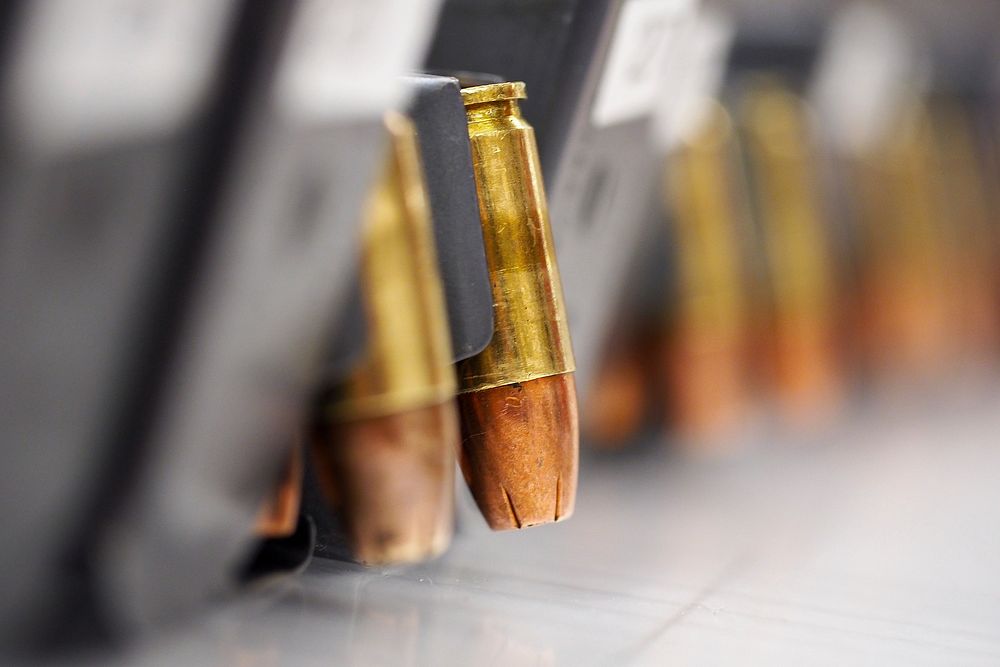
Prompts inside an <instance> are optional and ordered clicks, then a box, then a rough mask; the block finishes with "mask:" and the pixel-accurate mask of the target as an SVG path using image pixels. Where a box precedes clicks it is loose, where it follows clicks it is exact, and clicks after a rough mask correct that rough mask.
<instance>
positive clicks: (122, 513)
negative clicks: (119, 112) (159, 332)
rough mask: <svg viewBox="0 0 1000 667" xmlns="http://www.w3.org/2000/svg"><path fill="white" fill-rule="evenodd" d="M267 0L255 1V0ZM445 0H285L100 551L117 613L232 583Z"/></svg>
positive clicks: (155, 607) (299, 413) (299, 418)
mask: <svg viewBox="0 0 1000 667" xmlns="http://www.w3.org/2000/svg"><path fill="white" fill-rule="evenodd" d="M251 4H253V3H251ZM435 6H436V2H434V1H433V0H430V1H423V2H413V1H412V0H383V1H381V2H371V1H367V2H363V1H361V0H355V1H352V2H338V1H336V0H316V1H309V2H306V1H303V2H297V3H295V4H291V3H285V5H284V7H286V11H289V12H290V17H289V22H288V29H287V32H286V31H282V33H281V34H279V35H273V37H274V39H272V40H271V41H269V42H268V43H266V44H265V47H266V48H267V60H268V62H267V63H266V65H265V67H264V68H263V71H262V72H261V76H260V78H259V79H258V80H257V81H256V82H255V83H256V88H255V90H254V91H253V94H252V100H251V102H252V114H251V117H250V118H248V120H247V122H246V124H245V126H244V127H242V128H241V132H240V134H239V136H238V145H237V146H236V154H235V155H234V161H233V164H232V167H231V170H230V171H229V173H227V174H226V178H225V182H224V184H223V186H222V188H221V190H220V197H221V199H220V201H219V207H218V210H217V211H216V214H215V216H214V217H215V224H217V225H218V230H217V233H216V235H215V236H214V238H213V239H212V244H211V246H210V248H209V249H208V255H207V256H206V259H207V260H208V261H206V262H205V265H204V271H203V273H202V275H200V276H199V279H198V285H197V288H196V291H195V293H194V294H193V299H192V303H191V308H190V310H189V312H188V315H187V317H186V318H185V321H184V326H183V330H182V332H181V340H180V344H179V346H178V347H177V350H176V356H175V357H174V358H173V360H172V364H171V367H170V369H169V372H168V374H167V376H166V378H165V383H166V384H165V387H164V392H163V396H162V401H161V403H160V404H159V406H158V409H157V411H156V413H155V415H154V417H153V420H152V422H151V430H150V432H149V436H148V437H149V441H150V447H151V452H150V456H149V457H148V458H147V459H146V460H145V461H144V462H143V465H142V466H141V467H140V469H139V470H137V472H136V478H135V480H134V482H135V483H134V484H133V486H132V494H131V495H130V496H129V497H128V499H127V501H125V502H121V503H119V504H118V505H117V507H116V509H117V512H116V513H115V516H114V520H113V521H112V522H111V524H110V526H109V528H108V530H107V531H106V532H105V533H104V534H103V535H102V539H101V541H100V544H99V548H98V550H97V558H96V563H97V565H98V571H97V577H98V580H99V582H100V586H101V589H102V591H105V592H106V594H107V598H106V601H107V603H108V612H109V616H110V619H111V623H112V624H113V625H114V627H115V628H117V629H123V630H128V629H141V628H142V627H144V626H149V625H152V624H153V623H155V622H156V621H157V620H158V619H160V618H162V617H164V616H165V615H170V614H172V613H175V612H177V611H179V610H183V609H185V608H186V607H189V606H190V605H191V604H192V603H193V602H195V601H197V600H199V599H203V598H204V597H205V596H206V595H208V594H212V593H217V592H219V591H224V590H226V589H227V588H230V587H231V586H233V585H234V584H235V575H236V570H237V568H238V567H239V566H240V565H242V561H243V559H245V558H246V557H247V556H248V555H249V554H248V549H249V547H251V546H252V543H253V525H254V519H255V516H256V514H257V511H258V509H259V506H260V503H261V501H262V500H263V499H264V497H265V495H266V494H267V493H268V492H270V491H271V488H272V485H273V484H274V481H275V479H277V477H278V471H280V469H281V466H282V465H283V463H284V461H285V459H286V457H287V456H288V453H289V449H290V446H291V444H292V442H293V441H294V439H295V438H297V437H301V435H302V433H301V430H302V428H303V426H304V408H305V407H307V402H308V400H307V399H308V397H309V395H310V393H311V392H312V391H314V390H315V389H316V387H317V386H318V385H319V384H320V382H321V381H322V380H323V372H324V369H325V368H326V365H325V362H326V360H327V358H328V355H329V347H330V345H331V342H330V341H331V339H332V332H333V329H334V327H335V324H336V319H337V317H336V316H337V314H338V312H341V311H342V308H343V306H344V304H345V301H347V294H348V291H349V290H348V285H349V284H350V280H349V277H350V275H351V273H352V267H353V266H354V264H355V256H356V252H357V248H358V239H357V234H356V232H357V229H358V226H359V220H360V211H361V205H362V202H363V199H364V197H365V195H366V193H367V191H368V183H369V181H370V179H371V177H372V176H373V175H374V172H375V169H376V167H377V165H378V162H379V158H380V157H381V148H382V144H383V140H382V139H383V138H382V131H381V125H382V123H381V116H382V113H383V112H384V111H385V110H386V109H387V108H392V107H394V106H396V104H397V103H398V101H399V98H400V96H401V93H402V90H401V88H400V87H399V85H398V81H397V76H398V75H399V74H401V73H402V72H403V71H405V70H406V69H408V68H409V67H411V66H412V65H413V64H414V62H415V61H416V60H417V59H418V58H419V55H420V53H421V50H422V46H423V44H424V40H425V37H426V35H427V32H428V30H429V28H430V22H431V20H432V18H433V14H434V9H435Z"/></svg>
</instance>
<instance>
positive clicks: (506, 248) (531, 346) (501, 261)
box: [458, 83, 575, 392]
mask: <svg viewBox="0 0 1000 667" xmlns="http://www.w3.org/2000/svg"><path fill="white" fill-rule="evenodd" d="M523 97H525V91H524V84H523V83H498V84H492V85H486V86H475V87H472V88H466V89H464V90H463V91H462V98H463V101H464V102H465V108H466V113H467V115H468V118H469V139H470V141H471V143H472V160H473V168H474V170H475V175H476V191H477V193H478V194H479V214H480V218H481V221H482V227H483V241H484V243H485V246H486V260H487V262H488V264H489V269H490V279H491V283H492V288H493V318H494V333H493V339H492V340H491V341H490V344H489V345H487V347H486V349H485V350H483V351H482V352H480V353H479V354H477V355H476V356H474V357H472V358H471V359H468V360H466V361H462V362H461V363H459V365H458V377H459V384H460V389H459V390H460V391H461V392H469V391H477V390H480V389H489V388H490V387H499V386H502V385H506V384H511V383H513V382H526V381H528V380H534V379H537V378H542V377H547V376H550V375H559V374H561V373H570V372H572V371H573V370H574V369H575V363H574V361H573V349H572V346H571V344H570V335H569V327H568V326H567V323H566V310H565V306H564V301H563V293H562V285H561V284H560V282H559V269H558V266H557V265H556V256H555V245H554V243H553V241H552V229H551V227H550V225H549V214H548V205H547V203H546V199H545V189H544V186H543V184H542V171H541V167H540V165H539V163H538V148H537V146H536V144H535V131H534V130H533V129H532V128H531V126H530V125H529V124H528V123H527V122H526V121H525V120H524V118H523V117H522V116H521V111H520V109H519V107H518V103H517V100H518V99H521V98H523Z"/></svg>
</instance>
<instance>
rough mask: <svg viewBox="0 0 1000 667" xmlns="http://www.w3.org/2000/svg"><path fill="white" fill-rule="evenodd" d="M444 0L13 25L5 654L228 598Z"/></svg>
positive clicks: (53, 3)
mask: <svg viewBox="0 0 1000 667" xmlns="http://www.w3.org/2000/svg"><path fill="white" fill-rule="evenodd" d="M435 4H436V3H435V2H434V1H433V0H431V1H428V2H408V1H405V0H383V1H381V2H371V1H369V2H361V1H360V0H358V1H355V2H338V1H336V0H309V1H306V0H303V1H301V2H295V3H290V2H289V3H257V2H248V3H245V4H244V5H240V7H241V9H240V11H234V10H235V8H236V6H235V5H233V4H232V3H225V2H213V3H203V2H200V1H199V0H183V1H177V0H100V1H97V0H95V1H94V2H88V3H80V2H76V1H75V0H46V1H41V2H31V3H25V4H24V6H23V11H22V12H21V13H15V14H14V17H15V19H16V20H17V21H18V23H17V24H16V28H17V30H16V32H15V36H16V40H15V42H14V44H13V48H12V49H11V50H10V52H9V54H10V56H11V58H12V60H11V63H10V64H9V66H8V67H6V68H3V69H2V70H0V82H2V85H3V87H4V93H5V95H4V106H3V113H4V115H3V126H2V128H3V136H2V143H0V151H2V159H3V162H4V169H3V172H2V176H0V207H2V223H0V235H2V236H0V239H2V243H0V253H2V261H0V303H2V304H3V308H2V310H0V341H2V342H3V346H2V348H3V351H2V352H0V372H2V373H3V376H4V378H5V379H6V381H7V385H6V386H7V389H8V391H7V392H6V395H5V400H4V401H3V410H4V418H3V421H2V423H0V429H2V436H3V438H4V450H3V457H4V458H3V461H2V465H0V469H2V472H0V475H3V485H2V488H3V489H4V493H5V500H6V502H7V503H8V507H10V508H11V510H10V511H9V512H7V513H6V514H5V516H4V522H5V523H4V529H5V531H4V535H5V546H4V549H3V556H2V557H3V562H2V567H0V571H2V574H0V577H2V579H0V600H2V602H0V626H2V629H3V632H4V635H5V639H18V640H20V639H22V638H23V636H24V635H25V633H26V632H27V631H29V630H30V631H31V632H32V633H33V634H35V635H41V639H42V641H45V642H46V644H47V646H49V647H52V646H54V645H56V644H58V643H60V642H67V641H70V640H72V639H73V638H74V636H75V635H80V636H87V637H93V636H94V635H97V634H103V635H105V636H121V635H124V634H127V633H128V632H131V631H135V630H142V629H146V628H149V627H151V626H152V625H154V624H156V623H158V622H161V621H162V620H164V619H166V618H170V617H176V616H177V615H179V614H180V613H182V612H185V611H190V610H191V609H192V608H193V607H194V606H195V605H197V604H198V603H201V602H204V601H205V600H206V599H208V598H209V597H210V596H213V595H217V594H218V593H220V592H223V591H226V590H228V589H231V588H232V587H233V586H234V585H235V583H236V575H237V574H238V570H239V569H240V568H241V567H242V566H243V565H244V561H245V559H246V558H248V557H249V555H250V552H251V548H252V546H253V542H254V537H253V525H254V518H255V515H256V513H257V511H258V508H259V505H260V503H261V501H262V499H263V498H264V497H265V495H266V494H267V493H268V492H269V491H270V490H271V486H272V484H273V483H274V481H275V480H276V479H277V477H278V471H279V470H280V469H281V466H282V463H283V461H284V459H285V457H286V456H287V454H288V451H289V448H290V445H291V443H292V442H293V441H294V438H296V437H298V435H299V429H300V427H301V422H302V414H303V408H304V407H305V404H306V402H307V398H308V394H309V392H310V391H311V390H312V389H313V388H314V387H315V385H317V384H318V382H319V380H320V379H321V374H322V373H323V371H324V368H325V365H324V361H325V359H326V355H327V354H328V349H327V348H328V347H329V340H330V337H331V333H332V328H333V326H334V324H335V320H336V316H337V314H338V313H339V312H340V311H341V310H342V306H343V302H344V301H345V300H346V292H347V289H346V287H347V284H348V283H349V281H347V280H346V277H347V276H348V275H349V273H350V271H351V267H352V266H353V264H354V254H355V248H356V239H355V234H354V232H355V228H356V226H357V222H358V219H359V210H360V205H361V200H362V198H363V196H364V193H365V192H366V191H367V184H368V181H369V179H370V176H371V175H372V173H373V169H374V167H375V164H376V162H377V159H378V157H379V154H380V149H381V145H382V137H381V134H380V129H379V128H380V120H381V114H382V112H383V111H384V110H385V109H386V108H389V107H393V106H395V105H396V103H397V100H398V98H399V93H400V90H399V88H398V86H397V85H396V77H397V76H398V75H399V74H400V73H402V72H403V71H405V70H406V69H407V68H409V67H410V66H412V64H413V63H414V61H415V60H416V59H417V58H418V57H419V53H420V51H421V48H422V45H423V42H424V38H425V36H426V34H427V31H428V30H429V27H430V21H431V20H432V18H433V13H434V8H435ZM234 26H235V28H233V27H234ZM231 29H233V34H234V36H235V37H234V40H233V45H232V48H231V53H230V55H229V57H227V58H225V59H223V58H222V57H221V55H222V54H221V52H222V45H223V43H224V40H225V37H226V35H227V34H228V33H229V32H230V30H231ZM217 63H224V67H223V71H222V76H220V77H218V80H216V79H217V77H216V76H215V71H216V64H217ZM210 98H211V99H213V100H214V102H213V105H214V106H213V108H214V109H215V112H216V113H214V114H206V107H207V104H208V100H209V99H210ZM196 149H197V150H196ZM55 637H58V639H59V641H58V642H53V641H50V640H51V639H53V638H55ZM36 639H37V637H36ZM5 643H6V642H5Z"/></svg>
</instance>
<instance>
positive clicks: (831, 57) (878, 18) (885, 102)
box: [810, 3, 928, 153]
mask: <svg viewBox="0 0 1000 667" xmlns="http://www.w3.org/2000/svg"><path fill="white" fill-rule="evenodd" d="M927 75H928V67H927V63H926V60H924V58H923V57H922V56H921V54H920V53H919V51H918V50H917V48H916V43H915V40H914V38H913V36H912V35H911V34H910V33H909V32H908V31H907V29H906V27H905V26H904V25H903V23H902V22H901V21H900V20H899V19H897V18H896V17H895V16H894V15H892V14H890V13H889V12H888V11H886V10H885V9H881V8H879V7H876V6H874V5H870V4H867V3H855V4H852V5H849V6H847V7H846V8H845V9H844V10H842V11H841V12H840V14H839V15H838V16H837V18H836V20H835V21H834V23H833V26H832V27H831V29H830V32H829V37H828V38H827V41H826V44H825V45H824V47H823V51H822V54H821V57H820V60H819V65H818V68H817V74H816V78H815V80H814V81H813V85H812V89H811V91H810V98H811V101H812V102H813V104H814V105H815V107H816V109H817V110H818V111H819V113H820V117H821V118H822V121H823V123H822V127H823V128H824V132H825V133H826V135H827V138H828V139H829V140H830V141H831V142H832V144H833V145H834V146H835V147H837V148H839V149H840V150H843V151H846V152H851V153H861V152H865V151H868V150H871V149H872V148H874V146H875V145H877V144H878V142H879V141H880V140H881V138H882V137H883V136H884V135H885V133H886V132H887V131H888V130H889V128H890V126H891V125H892V122H893V119H894V118H896V117H897V114H898V113H899V110H900V108H901V107H902V105H904V104H905V103H906V101H907V100H909V99H911V98H912V97H913V96H916V95H920V94H921V92H922V90H923V88H924V87H925V86H926V83H927Z"/></svg>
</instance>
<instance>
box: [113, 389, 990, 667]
mask: <svg viewBox="0 0 1000 667" xmlns="http://www.w3.org/2000/svg"><path fill="white" fill-rule="evenodd" d="M998 405H1000V386H997V385H996V384H995V383H993V384H990V385H987V386H980V387H978V388H977V389H972V388H970V387H962V386H960V387H959V390H958V391H954V388H953V387H952V388H949V390H947V391H940V392H938V393H936V394H928V395H925V396H922V397H920V400H917V399H916V398H913V397H911V400H910V401H909V402H900V401H898V400H897V401H895V402H889V401H885V402H883V403H882V404H881V405H872V406H869V407H868V408H866V409H865V410H863V411H859V412H857V413H856V414H854V415H853V417H852V418H851V420H850V421H849V422H847V423H846V424H844V425H842V426H841V427H840V428H838V429H837V430H836V431H835V432H832V433H829V434H827V436H826V437H823V438H817V439H815V440H814V441H812V442H809V443H804V442H802V441H800V440H799V441H792V440H789V439H788V438H786V437H783V436H782V435H781V434H779V433H773V432H770V433H767V432H761V431H758V432H756V433H754V434H748V438H747V440H748V442H749V448H748V450H747V451H746V452H745V454H744V455H742V456H739V457H737V458H735V459H731V460H729V461H727V462H724V463H723V462H714V463H709V462H696V461H684V460H681V459H679V458H677V457H675V456H672V455H670V454H669V453H668V452H667V451H666V450H665V449H663V448H662V447H660V446H659V445H660V444H662V443H657V446H656V447H652V446H650V447H647V448H645V449H641V450H639V451H636V452H634V453H632V454H630V455H626V456H621V457H614V458H611V457H603V458H601V459H591V460H589V461H586V462H585V463H586V465H585V466H584V470H583V480H582V481H583V484H582V485H581V496H580V503H579V506H578V510H577V516H576V518H575V519H574V520H573V521H570V522H567V523H565V524H558V525H556V526H551V527H549V528H545V529H538V530H535V531H531V532H529V533H516V534H510V533H489V532H487V531H486V529H485V528H484V527H482V525H481V522H479V520H478V518H476V517H474V516H471V517H466V516H463V517H462V518H463V520H465V525H466V527H467V528H466V530H465V534H463V535H462V536H461V538H460V539H459V540H458V541H457V542H456V544H455V545H454V546H453V548H452V550H451V551H450V552H449V553H448V554H446V555H445V556H444V557H443V558H441V559H440V560H439V561H436V562H434V563H429V564H426V565H423V566H420V567H417V568H407V569H401V568H388V569H366V568H363V567H360V566H356V565H350V564H346V563H337V562H332V561H323V560H318V561H315V562H314V564H313V566H312V567H311V568H310V569H309V570H308V571H307V572H306V573H305V575H304V576H303V577H300V578H295V579H288V580H285V581H284V582H281V583H280V584H278V585H276V586H274V587H272V588H270V589H266V590H258V591H257V592H256V593H254V594H253V595H249V596H247V597H245V598H242V599H240V600H237V601H235V602H233V603H231V604H228V605H225V606H223V607H222V608H220V609H218V610H217V611H216V612H214V613H213V614H211V615H209V616H208V617H207V618H201V619H199V620H198V621H197V622H195V623H192V624H191V625H188V626H182V627H179V628H175V629H174V630H173V631H172V632H171V633H170V634H168V635H167V636H164V637H161V638H159V639H158V640H157V641H156V642H153V643H147V644H144V645H142V646H139V647H136V648H135V649H134V650H133V651H131V652H129V653H127V654H126V655H124V656H121V658H120V660H121V661H122V662H127V663H128V664H130V665H134V664H139V665H161V664H163V665H173V664H189V665H199V664H210V665H230V664H281V665H295V664H302V665H314V664H315V665H319V664H346V665H351V664H356V665H369V664H387V665H430V664H433V665H472V664H502V665H663V664H671V665H675V664H676V665H720V664H739V665H745V664H789V665H799V664H810V665H838V666H839V665H843V664H872V665H887V664H900V665H956V664H962V665H995V664H997V662H998V661H1000V630H998V629H1000V570H998V568H997V563H998V562H1000V533H998V532H997V531H996V529H995V526H996V525H997V522H998V521H1000V486H998V485H997V484H996V470H997V469H998V466H1000V447H997V442H996V437H995V434H996V432H997V430H998V429H1000V411H998V410H997V407H998ZM107 662H109V661H102V662H101V664H107Z"/></svg>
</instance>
